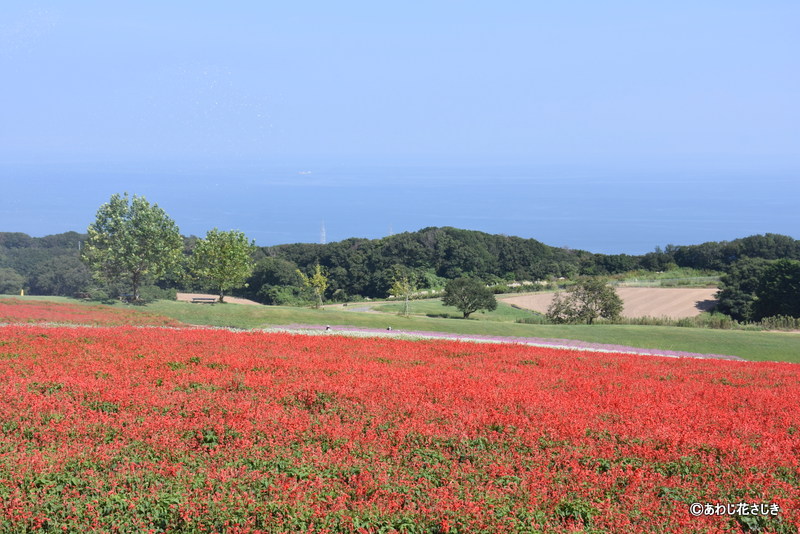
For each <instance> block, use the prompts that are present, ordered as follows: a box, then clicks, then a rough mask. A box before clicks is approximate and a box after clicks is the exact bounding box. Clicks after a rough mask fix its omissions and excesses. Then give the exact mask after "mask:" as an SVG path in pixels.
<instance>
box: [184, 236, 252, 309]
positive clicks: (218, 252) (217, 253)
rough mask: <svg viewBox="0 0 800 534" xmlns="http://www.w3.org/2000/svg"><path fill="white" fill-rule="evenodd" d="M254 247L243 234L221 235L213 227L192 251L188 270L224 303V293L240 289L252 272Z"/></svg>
mask: <svg viewBox="0 0 800 534" xmlns="http://www.w3.org/2000/svg"><path fill="white" fill-rule="evenodd" d="M255 249H256V247H255V244H254V243H253V242H252V241H249V240H248V239H247V236H245V235H244V233H243V232H240V231H238V230H230V231H228V232H221V231H219V230H218V229H216V228H214V229H213V230H210V231H209V232H208V233H207V234H206V237H205V239H200V240H198V241H197V244H196V246H195V248H194V251H193V252H192V260H191V270H192V273H193V275H194V276H195V277H197V278H199V279H200V280H203V281H204V282H205V283H207V284H208V285H209V286H210V287H212V288H213V289H214V290H215V291H218V292H219V301H220V302H224V299H225V292H226V291H230V290H231V289H234V288H237V287H242V286H243V285H244V284H245V281H246V280H247V279H248V277H249V276H250V275H251V274H252V273H253V264H254V262H253V253H254V252H255Z"/></svg>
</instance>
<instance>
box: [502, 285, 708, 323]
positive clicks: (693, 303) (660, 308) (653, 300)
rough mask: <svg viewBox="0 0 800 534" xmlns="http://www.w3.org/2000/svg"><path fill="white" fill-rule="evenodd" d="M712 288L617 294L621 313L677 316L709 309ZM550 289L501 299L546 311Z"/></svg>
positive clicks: (625, 290)
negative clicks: (546, 291)
mask: <svg viewBox="0 0 800 534" xmlns="http://www.w3.org/2000/svg"><path fill="white" fill-rule="evenodd" d="M716 292H717V289H716V288H713V287H702V288H683V287H622V288H618V289H617V294H618V295H619V296H620V298H621V299H622V302H623V304H624V309H623V311H622V315H623V316H624V317H645V316H649V317H669V318H671V319H681V318H683V317H694V316H695V315H699V314H700V313H702V312H704V311H709V310H710V309H711V308H713V307H714V305H715V304H716V302H717V301H716V298H715V294H716ZM553 295H554V293H533V294H530V295H520V296H518V297H507V298H503V299H501V300H502V301H503V302H505V303H507V304H512V305H514V306H519V307H520V308H525V309H528V310H534V311H537V312H540V313H546V312H547V307H548V306H550V303H551V302H552V301H553Z"/></svg>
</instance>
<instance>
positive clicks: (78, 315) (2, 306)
mask: <svg viewBox="0 0 800 534" xmlns="http://www.w3.org/2000/svg"><path fill="white" fill-rule="evenodd" d="M0 323H69V324H84V325H105V326H122V325H147V326H180V325H181V323H180V322H179V321H176V320H175V319H172V318H170V317H162V316H160V315H155V314H152V313H147V312H144V311H140V310H135V309H122V308H112V307H111V306H102V305H89V304H71V303H66V302H50V301H46V300H26V299H16V298H11V299H9V298H5V299H0Z"/></svg>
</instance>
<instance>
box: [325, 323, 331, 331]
mask: <svg viewBox="0 0 800 534" xmlns="http://www.w3.org/2000/svg"><path fill="white" fill-rule="evenodd" d="M330 329H331V325H329V324H328V325H325V331H326V332H327V331H328V330H330Z"/></svg>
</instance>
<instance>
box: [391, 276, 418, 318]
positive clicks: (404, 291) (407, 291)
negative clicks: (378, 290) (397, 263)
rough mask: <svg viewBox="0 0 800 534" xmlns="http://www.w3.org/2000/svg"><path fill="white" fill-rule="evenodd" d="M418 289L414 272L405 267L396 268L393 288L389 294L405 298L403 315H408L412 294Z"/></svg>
mask: <svg viewBox="0 0 800 534" xmlns="http://www.w3.org/2000/svg"><path fill="white" fill-rule="evenodd" d="M416 290H417V287H416V284H415V280H414V276H413V274H409V273H408V272H406V270H405V269H402V268H398V269H396V274H395V277H394V280H393V281H392V288H391V289H390V290H389V294H390V295H392V296H393V297H394V298H397V299H400V298H402V299H403V312H402V315H405V316H406V317H408V314H409V304H408V301H409V300H410V299H411V295H412V294H413V293H414V291H416Z"/></svg>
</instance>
